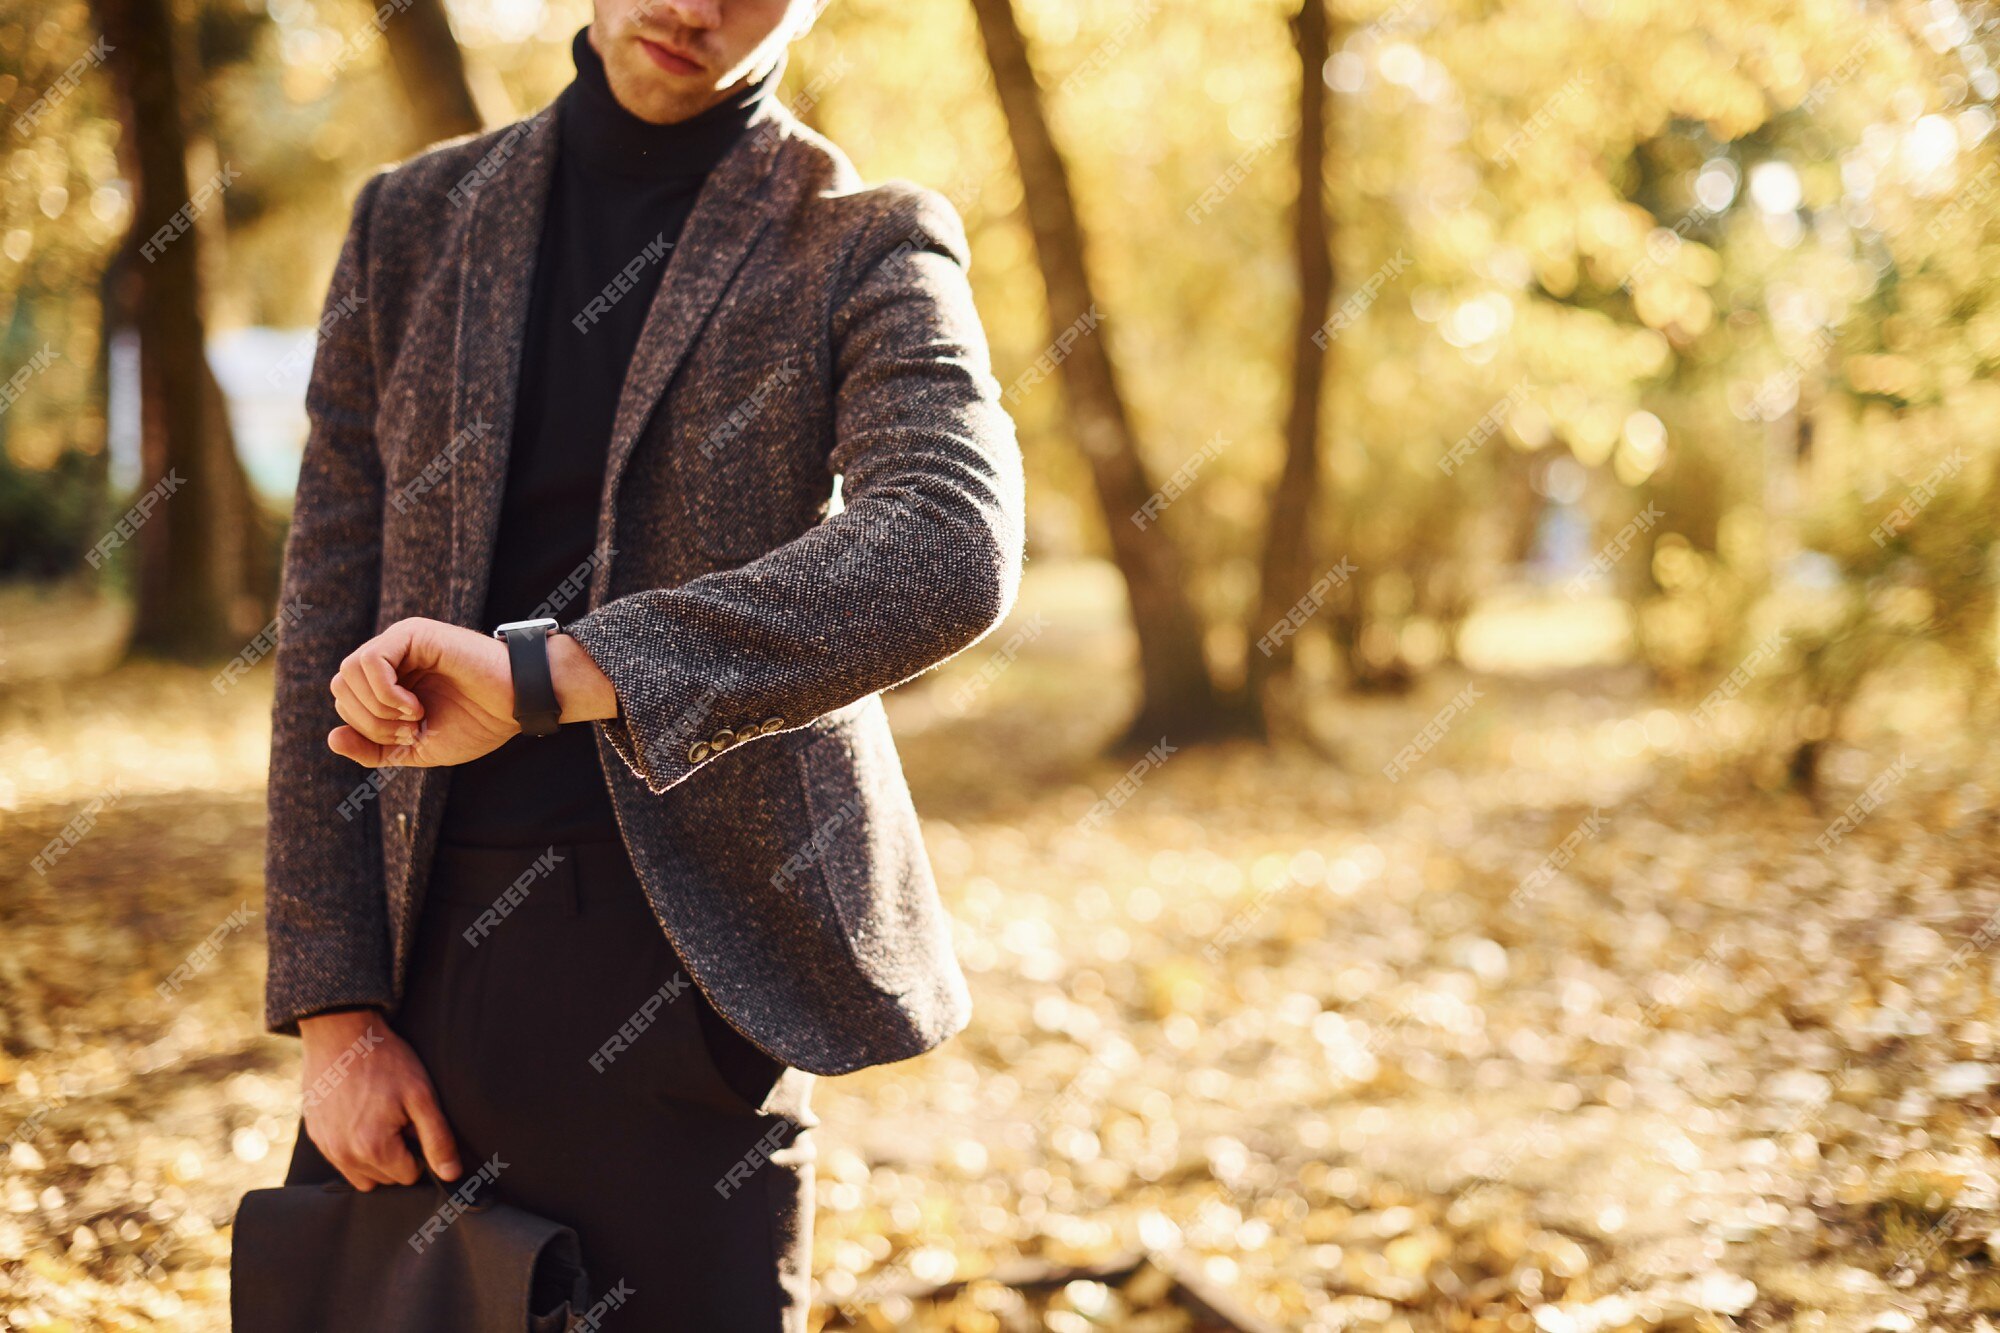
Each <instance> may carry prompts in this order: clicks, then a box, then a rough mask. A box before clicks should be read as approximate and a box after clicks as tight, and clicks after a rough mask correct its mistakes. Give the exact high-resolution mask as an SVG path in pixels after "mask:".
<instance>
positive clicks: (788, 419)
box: [670, 352, 808, 560]
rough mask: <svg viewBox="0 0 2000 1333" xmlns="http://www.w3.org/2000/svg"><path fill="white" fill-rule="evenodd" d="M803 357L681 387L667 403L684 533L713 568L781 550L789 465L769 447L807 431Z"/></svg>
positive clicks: (789, 357)
mask: <svg viewBox="0 0 2000 1333" xmlns="http://www.w3.org/2000/svg"><path fill="white" fill-rule="evenodd" d="M807 365H808V362H807V359H806V357H805V355H804V353H802V352H794V353H791V354H788V355H786V356H782V357H777V358H771V359H766V360H763V361H760V362H758V363H756V364H755V365H752V366H750V367H747V368H744V369H741V370H737V369H729V370H724V371H708V372H707V373H704V374H701V375H699V376H698V377H695V378H691V379H689V380H688V381H686V382H685V383H684V384H683V385H682V387H681V388H680V390H679V392H678V393H677V394H676V396H675V398H674V402H673V409H672V413H671V418H670V419H671V420H672V421H673V423H674V426H673V431H674V460H675V470H676V473H677V474H678V477H679V483H680V484H679V490H680V496H681V505H682V509H683V511H684V513H685V517H686V521H687V530H688V532H689V533H690V534H691V535H692V536H693V538H694V542H695V545H696V546H698V547H699V548H700V549H701V551H702V552H703V553H704V554H706V555H708V556H711V557H713V558H715V559H718V560H749V559H754V558H755V557H757V556H760V555H762V554H764V553H765V552H766V551H768V550H771V549H772V548H773V547H775V546H777V545H779V544H780V536H781V530H782V524H783V522H784V520H785V518H786V516H787V514H788V512H789V511H788V510H787V509H786V508H785V505H784V503H783V498H784V497H783V494H782V491H783V488H784V484H785V482H786V479H787V478H788V476H789V475H790V470H791V468H792V466H793V461H792V460H790V459H788V458H785V457H782V456H780V451H779V450H778V449H777V447H776V445H774V443H773V442H774V441H776V442H779V443H782V442H784V441H787V440H794V439H797V438H798V437H799V436H800V435H801V434H802V433H803V432H804V431H805V429H806V427H807V424H808V423H807V420H806V415H807V414H806V412H805V410H804V408H803V406H802V399H801V386H802V385H803V383H804V380H805V377H806V371H807Z"/></svg>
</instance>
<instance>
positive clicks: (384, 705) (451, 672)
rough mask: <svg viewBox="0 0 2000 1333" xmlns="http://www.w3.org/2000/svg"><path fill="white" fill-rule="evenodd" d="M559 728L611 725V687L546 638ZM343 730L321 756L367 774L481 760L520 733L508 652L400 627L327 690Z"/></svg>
mask: <svg viewBox="0 0 2000 1333" xmlns="http://www.w3.org/2000/svg"><path fill="white" fill-rule="evenodd" d="M548 648H549V670H550V673H551V675H552V676H553V678H554V680H555V687H556V700H557V702H558V703H559V704H561V706H562V720H563V721H564V722H586V721H590V720H593V719H596V718H605V717H613V716H615V715H616V714H617V711H618V700H617V695H616V693H615V692H614V691H613V689H612V686H611V682H610V680H609V679H607V678H606V677H605V675H604V673H603V672H602V671H600V670H598V668H597V664H596V663H595V662H593V661H591V660H590V655H589V654H588V653H586V652H584V651H583V648H582V646H581V645H579V644H578V643H577V641H576V640H575V639H572V638H570V637H569V636H568V635H566V634H552V635H550V636H549V640H548ZM328 688H330V689H331V690H332V691H333V705H334V708H335V710H336V711H338V712H339V714H340V716H341V720H342V721H344V722H345V723H346V724H347V725H346V726H342V727H335V728H334V729H333V730H332V731H331V732H329V733H327V738H326V744H327V748H328V749H330V750H332V751H333V752H334V753H335V754H338V755H343V756H345V757H346V758H348V759H352V760H353V761H354V762H355V763H357V764H361V765H364V766H365V767H368V768H437V767H444V766H448V765H452V764H464V763H469V762H470V761H472V760H474V759H477V758H479V757H480V756H481V755H484V754H490V753H491V752H493V751H494V750H497V749H499V748H500V746H501V745H502V744H504V743H505V742H506V741H507V740H508V739H509V738H511V737H512V736H514V735H515V734H516V733H518V732H519V731H520V730H521V725H520V723H518V722H516V721H515V720H514V679H513V674H512V672H511V671H510V670H509V668H508V665H507V645H506V644H504V643H502V642H501V641H500V640H498V639H496V638H493V637H492V636H491V635H486V634H481V633H479V632H478V631H477V630H470V629H466V628H464V627H463V626H459V625H447V624H445V623H444V622H443V621H439V620H424V619H420V618H417V619H410V620H399V621H397V622H396V623H395V624H393V625H391V626H389V628H388V629H386V630H383V631H382V632H381V633H380V634H378V635H376V636H375V637H374V638H372V639H370V640H369V641H368V642H366V643H364V644H362V645H361V646H360V647H359V648H356V649H355V650H354V651H353V652H351V653H349V654H348V655H347V657H346V659H345V660H344V661H342V662H341V664H340V672H339V674H337V675H336V676H334V678H333V679H332V680H331V681H330V682H328Z"/></svg>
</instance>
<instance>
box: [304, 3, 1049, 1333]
mask: <svg viewBox="0 0 2000 1333" xmlns="http://www.w3.org/2000/svg"><path fill="white" fill-rule="evenodd" d="M823 2H824V0H820V3H823ZM818 8H819V4H818V3H815V2H814V0H598V2H597V4H596V7H595V13H594V21H593V22H592V24H591V26H590V27H589V28H587V29H585V30H584V31H583V32H581V33H579V34H578V36H577V39H576V41H575V43H574V58H575V62H576V67H577V76H576V79H575V81H574V82H573V83H572V84H571V85H570V86H569V87H568V88H567V89H566V90H565V91H564V92H563V94H562V95H561V96H560V97H559V98H558V99H557V100H556V102H555V103H554V104H553V105H551V106H550V107H549V108H547V109H545V110H543V111H542V112H540V113H538V114H537V115H534V116H532V117H530V118H529V119H527V120H525V121H522V122H520V123H519V124H517V125H513V126H509V127H507V128H505V129H503V130H500V131H496V132H494V133H492V134H488V135H485V136H483V137H477V138H472V139H468V140H463V141H458V142H454V143H451V144H447V145H444V146H442V147H440V148H437V149H434V150H432V151H431V152H429V153H426V154H424V155H422V156H420V157H418V158H416V159H414V160H412V161H410V162H407V163H405V164H403V165H401V166H399V167H396V168H394V169H392V170H388V171H385V172H383V173H381V174H379V175H377V176H375V177H374V178H373V179H371V180H370V181H369V182H368V183H367V184H366V185H365V186H364V187H363V189H362V191H361V193H360V196H359V198H358V200H357V202H356V205H355V209H354V219H353V223H352V226H351V228H350V230H349V233H348V237H347V241H346V244H345V246H344V248H343V250H342V252H341V256H340V260H339V263H338V265H337V267H336V269H335V273H334V278H333V283H332V289H331V291H330V292H329V294H328V298H327V312H328V313H327V318H326V319H325V320H324V321H323V323H322V327H323V329H324V335H323V340H322V343H321V346H320V349H319V353H318V356H317V358H316V360H315V363H314V367H313V375H312V381H311V386H310V389H309V391H308V398H307V407H308V413H309V416H310V419H311V434H310V437H309V440H308V443H307V446H306V452H305V457H304V461H303V464H302V467H301V473H300V479H299V486H298V493H297V502H296V509H295V516H294V521H293V527H292V532H291V538H290V543H289V546H288V548H287V552H286V559H285V575H284V588H283V591H282V593H281V602H282V604H283V605H286V606H293V605H296V606H297V607H299V608H300V610H299V613H298V614H297V615H296V616H295V617H291V618H289V619H288V620H287V621H286V629H285V630H284V632H283V635H282V640H281V643H280V647H279V652H278V662H277V671H278V684H277V699H276V706H275V710H274V726H273V742H272V765H271V787H270V843H269V853H268V866H267V869H268V902H267V909H268V924H269V935H270V951H271V961H270V975H269V983H268V988H267V1022H268V1024H269V1026H270V1027H271V1029H272V1030H273V1031H276V1032H281V1033H288V1034H296V1035H299V1036H300V1037H302V1039H303V1047H304V1077H305V1084H306V1096H305V1112H304V1117H303V1124H302V1131H303V1132H302V1133H301V1134H300V1136H299V1144H298V1148H297V1151H296V1153H295V1155H294V1158H293V1162H292V1166H291V1172H290V1175H289V1179H290V1180H292V1181H294V1182H306V1181H320V1180H330V1179H332V1178H333V1177H334V1176H335V1175H336V1174H338V1175H340V1176H344V1177H345V1178H346V1179H347V1180H349V1181H350V1182H352V1183H353V1184H354V1185H355V1187H356V1188H358V1189H361V1190H364V1191H365V1190H370V1189H373V1188H374V1187H375V1186H377V1185H382V1184H392V1183H395V1184H408V1183H412V1182H414V1181H415V1180H417V1178H418V1173H419V1172H418V1162H417V1158H416V1156H415V1155H413V1153H412V1151H411V1147H412V1145H411V1144H410V1143H409V1139H410V1138H412V1137H413V1138H414V1139H415V1141H416V1143H415V1145H414V1146H415V1147H416V1148H417V1149H418V1151H419V1152H420V1153H421V1156H422V1157H423V1158H424V1159H425V1161H426V1162H427V1164H428V1165H429V1166H430V1167H431V1168H432V1169H433V1170H435V1171H436V1172H437V1173H438V1174H439V1175H440V1176H441V1177H443V1178H445V1179H447V1180H450V1179H454V1178H456V1177H457V1176H458V1175H460V1174H461V1172H462V1171H463V1167H462V1166H461V1163H463V1162H486V1161H488V1160H490V1159H492V1158H493V1157H495V1156H496V1155H497V1158H498V1159H499V1160H502V1161H504V1162H505V1163H506V1164H507V1165H506V1167H505V1168H504V1169H503V1170H501V1171H499V1172H498V1175H497V1178H496V1180H495V1182H494V1184H495V1185H496V1187H497V1191H498V1193H499V1194H500V1196H501V1197H503V1198H506V1199H508V1200H509V1201H511V1202H515V1203H517V1204H519V1205H521V1206H523V1207H526V1208H528V1209H530V1210H531V1211H535V1212H539V1213H542V1214H543V1215H545V1216H548V1217H550V1218H552V1219H554V1220H557V1221H561V1222H565V1223H567V1224H569V1225H571V1226H573V1227H575V1229H576V1230H577V1232H578V1235H579V1237H580V1239H581V1240H582V1243H583V1250H584V1258H585V1262H586V1266H587V1267H588V1269H589V1270H590V1276H591V1279H592V1282H593V1286H594V1287H595V1288H596V1289H597V1290H598V1291H599V1292H616V1293H617V1306H616V1314H615V1316H610V1315H607V1322H609V1319H610V1318H612V1317H615V1318H616V1320H617V1321H618V1324H619V1325H620V1326H625V1327H632V1328H649V1329H673V1328H687V1329H701V1330H715V1329H736V1328H742V1329H764V1328H769V1329H802V1328H804V1326H805V1324H804V1320H805V1312H806V1306H807V1303H808V1292H809V1287H810V1282H809V1277H810V1264H809V1238H810V1227H811V1188H812V1172H811V1161H812V1145H811V1136H810V1134H809V1132H808V1131H809V1130H810V1129H811V1126H812V1124H813V1123H814V1122H813V1120H812V1117H811V1113H810V1111H809V1110H808V1108H807V1092H808V1086H809V1084H810V1081H811V1078H812V1076H813V1075H814V1074H833V1073H843V1072H847V1071H850V1070H853V1069H858V1068H862V1067H865V1066H868V1065H874V1064H881V1063H885V1062H889V1061H894V1060H900V1059H905V1058H908V1057H911V1056H914V1055H917V1054H920V1053H922V1052H923V1051H926V1050H929V1049H930V1048H932V1047H934V1046H936V1045H937V1044H938V1043H939V1042H942V1041H944V1040H945V1039H946V1038H948V1037H949V1036H951V1035H952V1034H953V1033H954V1032H956V1031H958V1030H959V1029H960V1028H962V1027H963V1026H964V1025H965V1023H966V1021H967V1017H968V1010H969V998H968V995H967V992H966V987H965V981H964V977H963V975H962V974H961V972H960V970H959V968H958V965H957V963H956V961H955V960H954V958H953V956H952V950H951V943H950V935H949V927H948V922H947V920H946V917H945V914H944V911H943V908H942V906H941V905H940V903H939V900H938V895H937V890H936V886H935V884H934V882H933V880H932V877H931V872H930V867H929V863H928V860H927V858H926V857H925V854H924V849H923V846H922V842H921V838H920V834H919V830H918V824H917V818H916V814H915V811H914V809H913V808H912V805H911V802H910V796H909V791H908V788H907V786H906V785H905V783H904V781H903V777H902V771H901V766H900V763H899V761H898V759H897V755H896V749H895V745H894V743H893V741H892V739H891V737H890V734H889V730H888V725H887V722H886V719H885V716H884V714H883V711H882V706H881V702H880V698H879V696H880V693H881V691H883V690H885V689H887V688H889V687H890V686H893V685H896V684H898V683H900V682H902V681H905V680H908V679H910V678H911V677H913V676H915V675H917V674H919V673H921V672H923V671H925V670H928V669H929V668H931V667H933V666H935V665H936V664H938V663H939V662H941V661H943V660H944V659H946V658H948V657H950V656H951V655H953V654H955V653H957V652H959V651H961V650H963V649H964V648H965V647H967V646H968V645H969V644H971V643H972V642H974V641H975V640H977V639H978V638H980V637H981V636H983V635H984V634H986V633H987V632H988V631H990V630H991V629H992V628H993V626H995V625H996V624H997V623H998V622H999V621H1000V620H1001V619H1002V618H1003V617H1004V616H1005V614H1006V612H1007V610H1008V609H1009V607H1010V606H1011V604H1012V601H1013V598H1014V595H1015V592H1016V589H1017V587H1018V583H1019V578H1020V559H1021V543H1022V478H1021V468H1020V460H1019V456H1018V452H1017V449H1016V446H1015V441H1014V435H1013V430H1012V426H1011V423H1010V422H1009V421H1008V419H1007V417H1006V415H1005V413H1004V412H1003V410H1002V408H1001V406H1000V394H999V386H998V385H997V384H996V383H995V382H994V380H993V377H992V374H991V371H990V367H989V362H988V355H987V349H986V345H985V340H984V336H983V334H982V332H981V329H980V325H979V321H978V317H977V314H976V312H975V311H974V309H973V306H972V301H971V297H970V292H969V289H968V287H967V284H966V280H965V266H966V264H967V262H968V255H967V252H966V242H965V236H964V231H963V228H962V226H961V225H960V223H959V220H958V218H957V216H956V215H955V214H954V213H953V212H952V210H951V208H950V207H949V205H947V204H945V203H944V201H943V200H942V199H941V198H940V197H939V196H937V195H936V194H934V193H933V192H931V191H928V190H924V189H921V188H919V187H916V186H914V185H910V184H908V183H906V182H890V183H888V184H885V185H880V186H874V187H869V186H865V185H864V184H863V183H862V182H861V181H860V180H859V178H858V177H857V175H856V173H855V171H854V168H853V166H852V165H851V164H850V163H849V162H848V160H847V159H846V157H845V156H844V155H843V154H842V153H841V152H840V151H839V149H837V148H836V147H834V146H833V145H832V144H831V143H829V142H828V141H827V140H825V139H824V138H822V137H821V136H819V135H817V134H815V133H814V132H812V131H811V130H809V129H807V128H805V127H804V126H803V125H801V124H800V123H799V122H798V120H797V119H796V118H795V117H794V116H792V115H791V114H790V113H789V112H788V111H787V110H786V109H785V108H784V107H783V105H782V104H781V103H780V102H779V101H778V100H777V99H776V98H775V96H774V89H775V87H776V85H777V83H778V81H779V79H780V78H781V76H782V73H783V69H784V64H785V56H786V50H787V47H788V45H789V43H790V42H791V41H793V40H794V39H796V38H797V37H798V36H799V35H801V34H802V33H803V32H804V31H805V30H806V29H807V28H808V27H809V26H810V24H811V23H812V21H813V18H814V17H815V16H816V14H817V11H818ZM836 483H837V484H836ZM836 494H837V495H838V497H839V499H838V501H836V500H835V496H836ZM502 627H504V628H502ZM496 630H498V631H499V632H498V633H497V634H496ZM468 1154H469V1155H468Z"/></svg>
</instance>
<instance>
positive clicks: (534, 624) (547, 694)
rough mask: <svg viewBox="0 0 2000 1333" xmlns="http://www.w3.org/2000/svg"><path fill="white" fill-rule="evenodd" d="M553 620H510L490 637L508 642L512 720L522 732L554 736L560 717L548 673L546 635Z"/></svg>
mask: <svg viewBox="0 0 2000 1333" xmlns="http://www.w3.org/2000/svg"><path fill="white" fill-rule="evenodd" d="M555 632H556V622H555V621H554V620H552V619H550V618H549V617H548V616H543V617H542V618H541V619H540V620H510V621H508V622H507V623H506V624H504V625H499V626H496V627H495V628H494V630H493V637H494V638H496V639H503V640H505V641H506V644H507V667H508V669H509V670H510V671H511V672H513V675H514V720H515V721H516V722H519V723H520V724H521V734H522V735H523V736H553V735H555V734H556V728H557V726H558V724H559V723H560V722H561V721H562V705H561V704H559V703H557V702H556V682H555V677H554V676H552V675H550V674H549V635H551V634H554V633H555Z"/></svg>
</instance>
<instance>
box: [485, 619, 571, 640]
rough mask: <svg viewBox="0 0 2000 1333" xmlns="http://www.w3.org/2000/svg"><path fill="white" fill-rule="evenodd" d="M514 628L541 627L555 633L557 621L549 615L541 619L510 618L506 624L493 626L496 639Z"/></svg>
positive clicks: (540, 628)
mask: <svg viewBox="0 0 2000 1333" xmlns="http://www.w3.org/2000/svg"><path fill="white" fill-rule="evenodd" d="M512 629H539V630H547V631H548V632H549V633H551V634H553V633H555V632H556V622H555V621H554V620H553V619H551V618H550V617H548V616H543V617H542V618H541V619H539V620H510V621H508V622H507V623H506V624H504V625H495V626H494V627H493V637H494V638H496V639H498V638H502V637H504V636H505V635H506V633H507V631H508V630H512Z"/></svg>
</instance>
